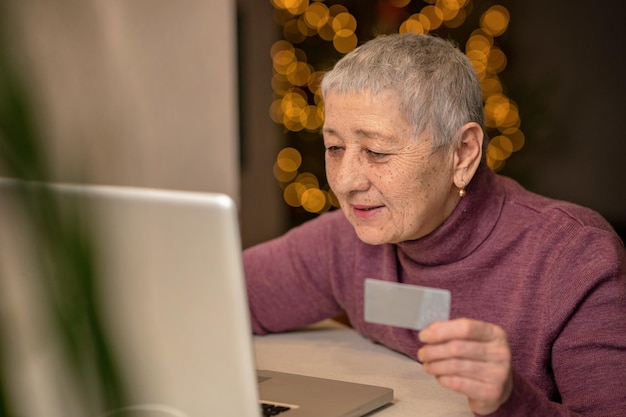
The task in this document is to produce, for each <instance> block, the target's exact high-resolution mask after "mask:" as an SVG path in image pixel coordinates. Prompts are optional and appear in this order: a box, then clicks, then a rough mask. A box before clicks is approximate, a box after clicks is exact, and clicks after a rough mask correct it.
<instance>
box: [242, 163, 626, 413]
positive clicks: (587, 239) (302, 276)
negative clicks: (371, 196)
mask: <svg viewBox="0 0 626 417" xmlns="http://www.w3.org/2000/svg"><path fill="white" fill-rule="evenodd" d="M244 266H245V271H246V279H247V285H248V297H249V302H250V309H251V315H252V324H253V330H254V331H255V332H256V333H268V332H281V331H285V330H290V329H295V328H299V327H302V326H305V325H308V324H311V323H314V322H316V321H319V320H322V319H325V318H328V317H333V316H335V315H337V314H338V313H340V312H342V311H345V312H346V313H347V314H348V316H349V318H350V321H351V324H352V326H353V327H354V328H355V329H356V330H357V331H359V332H360V333H362V334H363V335H364V336H365V337H367V338H369V339H371V340H373V341H376V342H380V343H382V344H384V345H386V346H388V347H389V348H391V349H394V350H397V351H399V352H403V353H404V354H406V355H408V356H410V357H413V358H416V354H417V350H418V348H419V347H420V342H419V341H418V338H417V332H416V331H412V330H406V329H400V328H395V327H390V326H383V325H376V324H370V323H366V322H365V321H364V319H363V283H364V279H365V278H375V279H380V280H385V281H394V282H403V283H408V284H416V285H423V286H428V287H436V288H445V289H448V290H450V291H451V293H452V310H451V317H452V318H458V317H469V318H474V319H478V320H483V321H487V322H491V323H495V324H497V325H499V326H501V327H502V328H504V330H505V331H506V332H507V334H508V338H509V343H510V347H511V351H512V355H513V368H514V390H513V393H512V395H511V397H510V398H509V400H508V401H507V402H506V403H505V404H503V405H502V406H501V407H500V409H499V410H498V411H496V412H495V413H494V414H493V416H507V417H522V416H523V417H531V416H536V417H550V416H598V417H600V416H602V417H609V416H615V417H617V416H620V417H623V416H626V253H625V251H624V246H623V243H622V242H621V240H620V239H619V237H618V236H617V235H616V234H615V233H614V231H613V230H612V229H611V227H610V226H609V225H608V224H607V223H606V221H604V220H603V219H602V218H601V217H600V216H599V215H598V214H596V213H595V212H593V211H591V210H588V209H585V208H582V207H579V206H576V205H573V204H570V203H565V202H562V201H555V200H551V199H548V198H545V197H541V196H538V195H536V194H533V193H530V192H528V191H526V190H524V189H523V188H522V187H521V186H520V185H519V184H517V183H515V182H514V181H512V180H510V179H508V178H505V177H502V176H498V175H496V174H494V173H493V172H492V171H491V170H489V169H488V168H487V167H485V166H481V167H480V169H479V171H478V172H477V174H476V176H475V177H474V179H473V180H472V182H471V184H470V185H469V186H468V188H467V195H466V197H464V198H463V199H461V201H460V203H459V204H458V206H457V207H456V209H455V211H454V212H453V213H452V215H451V216H450V217H449V218H448V219H447V220H446V221H445V222H444V223H443V224H442V225H441V226H440V227H439V228H438V229H437V230H435V231H434V232H432V233H431V234H429V235H428V236H425V237H423V238H421V239H418V240H414V241H408V242H403V243H401V244H386V245H378V246H373V245H368V244H365V243H363V242H361V241H360V240H359V238H358V237H357V235H356V234H355V232H354V230H353V228H352V226H351V225H350V224H349V223H348V221H347V220H346V218H345V217H344V215H343V213H341V212H340V211H335V212H331V213H327V214H323V215H320V216H319V217H317V218H316V219H314V220H312V221H310V222H308V223H305V224H304V225H302V226H300V227H297V228H294V229H292V230H291V231H289V232H288V233H287V234H285V235H284V236H282V237H280V238H277V239H275V240H272V241H270V242H267V243H263V244H260V245H257V246H255V247H252V248H250V249H248V250H246V251H245V252H244ZM268 299H280V300H281V302H280V303H266V302H265V300H268ZM416 411H418V410H416Z"/></svg>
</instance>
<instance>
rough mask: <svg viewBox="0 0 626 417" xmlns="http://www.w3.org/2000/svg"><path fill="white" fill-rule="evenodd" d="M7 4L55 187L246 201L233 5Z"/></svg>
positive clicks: (42, 0) (136, 0)
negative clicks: (92, 186) (217, 195)
mask: <svg viewBox="0 0 626 417" xmlns="http://www.w3.org/2000/svg"><path fill="white" fill-rule="evenodd" d="M6 3H7V10H8V12H9V13H10V14H11V15H12V16H11V17H10V19H8V20H9V21H10V22H11V25H12V27H10V28H7V29H8V30H7V33H9V34H10V36H11V39H9V41H10V44H11V46H12V47H14V50H13V52H14V53H15V58H16V60H17V62H18V66H19V68H20V72H21V73H22V75H23V76H24V79H25V80H26V83H27V86H28V88H29V91H30V93H31V94H32V95H33V96H32V98H33V99H34V105H35V109H36V113H37V117H38V120H39V121H40V122H41V123H40V125H39V126H38V128H39V132H40V133H41V134H42V136H43V138H44V139H45V145H46V151H47V154H48V156H49V159H50V161H51V162H52V165H53V172H54V179H55V180H58V181H66V182H93V183H103V184H122V185H133V186H147V187H159V188H172V189H185V190H197V191H220V192H225V193H227V194H229V195H231V196H232V197H234V198H235V199H236V200H237V201H239V199H240V198H239V182H240V181H239V152H238V143H239V142H238V132H237V130H238V121H237V114H238V112H237V66H236V50H237V49H236V13H235V4H234V1H224V0H132V1H129V0H55V1H49V0H28V1H23V0H7V1H6Z"/></svg>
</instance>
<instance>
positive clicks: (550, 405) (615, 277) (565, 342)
mask: <svg viewBox="0 0 626 417" xmlns="http://www.w3.org/2000/svg"><path fill="white" fill-rule="evenodd" d="M583 234H584V239H582V240H580V242H581V243H582V242H584V247H582V246H581V247H579V249H578V250H574V249H570V250H569V251H567V252H566V253H564V254H563V258H561V259H559V260H558V262H557V264H559V265H566V267H565V268H566V269H567V271H560V273H565V274H566V275H565V279H564V280H559V281H558V282H560V283H561V285H560V286H559V288H555V289H554V294H553V295H554V296H555V298H554V299H559V300H561V301H562V302H560V303H555V305H554V306H552V307H551V311H552V315H553V316H554V318H555V322H561V323H562V324H561V326H559V327H558V328H556V331H555V335H554V343H553V344H552V347H551V361H550V365H551V369H548V370H547V371H548V372H550V371H551V372H552V373H553V375H554V379H555V381H556V386H557V387H558V396H559V397H560V398H559V401H558V402H557V401H550V400H549V399H548V398H547V397H546V395H545V393H542V392H541V391H539V390H538V389H537V388H535V387H534V386H533V385H532V384H530V383H529V382H528V381H527V380H526V379H525V378H524V377H523V376H521V375H520V374H519V373H518V372H515V373H514V391H513V393H512V394H511V397H510V398H509V400H508V401H507V402H506V403H505V404H503V405H502V407H500V409H499V410H498V411H497V412H495V413H494V414H492V415H491V416H490V417H504V416H507V417H522V416H523V417H564V416H570V417H573V416H580V417H582V416H584V417H620V416H624V410H626V388H625V387H626V259H625V255H624V248H623V246H622V244H621V242H619V240H618V239H617V237H610V238H608V239H607V233H606V232H605V231H601V230H598V229H587V230H586V231H585V232H584V233H583ZM553 272H554V273H557V272H556V271H553ZM567 274H569V276H568V275H567ZM557 293H558V295H559V297H558V298H557V296H556V294H557ZM556 304H558V305H556Z"/></svg>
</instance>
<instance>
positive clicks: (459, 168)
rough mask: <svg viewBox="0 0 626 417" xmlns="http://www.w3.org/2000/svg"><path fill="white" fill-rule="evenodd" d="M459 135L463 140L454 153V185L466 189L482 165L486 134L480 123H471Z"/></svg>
mask: <svg viewBox="0 0 626 417" xmlns="http://www.w3.org/2000/svg"><path fill="white" fill-rule="evenodd" d="M459 135H460V137H461V138H460V140H459V142H458V145H457V148H456V150H455V152H454V184H455V185H456V186H457V187H458V188H459V189H465V186H466V185H467V184H469V182H470V181H471V179H472V178H473V177H474V174H475V173H476V170H477V169H478V166H479V165H480V161H481V159H482V148H483V140H484V132H483V129H482V128H481V127H480V125H479V124H478V123H476V122H470V123H467V124H465V125H464V126H463V127H462V128H461V129H460V130H459Z"/></svg>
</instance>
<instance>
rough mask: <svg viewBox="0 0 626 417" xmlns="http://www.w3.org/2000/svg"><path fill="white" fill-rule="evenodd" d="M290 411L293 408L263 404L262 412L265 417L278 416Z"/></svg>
mask: <svg viewBox="0 0 626 417" xmlns="http://www.w3.org/2000/svg"><path fill="white" fill-rule="evenodd" d="M288 410H291V408H289V407H285V406H284V405H276V404H269V403H261V411H262V412H263V417H272V416H277V415H279V414H280V413H284V412H285V411H288Z"/></svg>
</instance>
